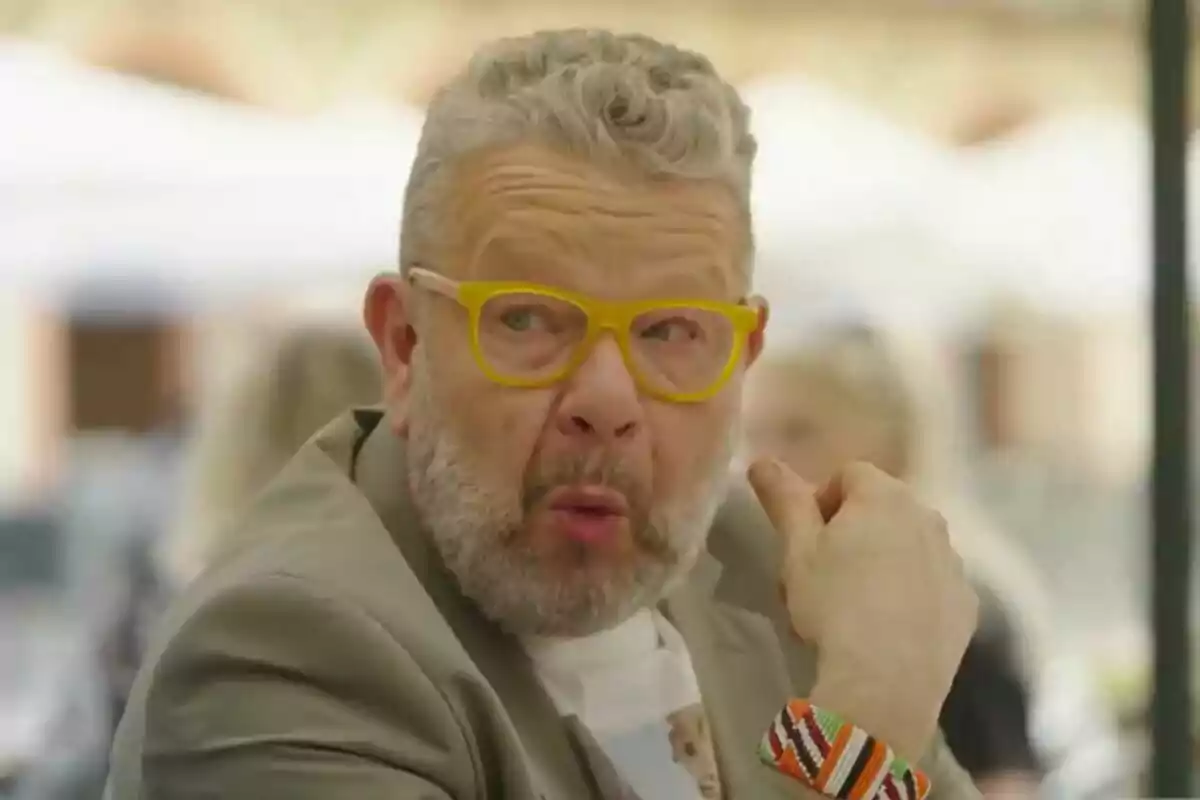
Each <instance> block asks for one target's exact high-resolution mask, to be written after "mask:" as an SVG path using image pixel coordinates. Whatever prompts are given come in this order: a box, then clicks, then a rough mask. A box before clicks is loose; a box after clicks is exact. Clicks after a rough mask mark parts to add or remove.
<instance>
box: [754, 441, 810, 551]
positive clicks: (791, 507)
mask: <svg viewBox="0 0 1200 800" xmlns="http://www.w3.org/2000/svg"><path fill="white" fill-rule="evenodd" d="M747 477H748V478H749V479H750V486H751V488H753V489H754V493H755V494H756V495H757V496H758V501H759V502H760V503H761V504H762V507H763V511H765V512H766V514H767V518H768V519H770V520H771V524H772V525H773V526H774V527H775V530H776V531H778V532H779V533H780V534H781V535H782V536H784V537H786V539H787V541H788V548H789V550H792V549H799V550H802V551H805V552H809V551H811V549H812V548H813V547H814V546H815V544H816V539H817V535H818V534H819V533H820V531H821V528H823V527H824V525H825V519H824V518H823V517H822V516H821V509H820V508H819V507H818V505H817V499H816V496H815V494H814V493H813V488H812V486H810V485H809V484H808V483H806V482H805V481H804V480H803V479H802V478H801V477H800V476H799V475H797V474H796V473H795V472H793V471H792V470H791V469H790V468H788V467H787V466H786V465H784V464H782V463H781V462H779V461H776V460H774V459H760V460H758V461H755V462H754V463H753V464H751V465H750V469H749V471H748V473H747Z"/></svg>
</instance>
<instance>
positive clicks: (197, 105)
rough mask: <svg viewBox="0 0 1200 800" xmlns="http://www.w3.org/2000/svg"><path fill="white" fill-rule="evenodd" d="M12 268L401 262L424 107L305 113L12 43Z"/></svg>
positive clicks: (158, 270)
mask: <svg viewBox="0 0 1200 800" xmlns="http://www.w3.org/2000/svg"><path fill="white" fill-rule="evenodd" d="M0 108H4V109H5V112H4V117H5V123H4V124H3V125H0V241H3V246H2V247H0V276H3V281H4V282H5V283H8V284H10V285H11V284H13V283H14V282H15V283H20V284H23V285H25V286H27V287H32V286H36V287H47V286H50V287H52V288H57V287H60V286H61V285H63V284H64V283H74V282H77V281H80V280H86V281H88V282H91V283H101V282H103V283H110V284H111V283H113V282H119V283H121V284H122V285H123V286H125V287H127V288H128V289H129V290H131V291H132V290H134V288H135V287H136V286H138V285H140V282H141V281H142V280H143V279H146V278H156V279H158V280H159V281H160V282H161V283H164V284H168V285H171V286H178V287H181V288H184V289H187V290H189V291H196V290H200V289H205V290H207V289H212V290H214V291H220V292H224V291H228V290H230V289H232V288H237V289H242V288H252V287H254V286H255V285H256V284H259V283H260V281H263V280H267V279H273V278H279V277H281V276H291V277H293V278H295V279H298V280H305V279H313V280H316V279H321V278H335V279H336V278H344V277H346V275H347V273H348V272H353V271H358V272H364V273H365V272H368V271H373V270H376V269H378V268H380V267H384V266H387V265H390V264H392V263H394V260H395V253H396V248H397V241H398V228H399V224H398V221H399V217H400V208H401V202H402V195H403V188H404V183H405V181H406V179H407V175H408V170H409V167H410V165H411V162H412V158H413V155H414V153H415V148H416V143H417V139H418V137H419V133H420V124H421V115H420V114H419V113H418V112H416V111H406V110H392V109H383V108H379V107H369V106H367V107H362V106H360V107H348V108H343V109H338V110H336V111H334V112H332V113H329V114H326V115H322V116H320V117H316V118H309V119H293V118H288V117H284V116H279V115H273V114H269V113H266V112H262V111H256V110H253V109H248V108H245V107H241V106H237V105H234V104H229V103H223V102H220V101H217V100H213V99H209V98H205V97H201V96H197V95H192V94H189V93H187V92H182V91H176V90H172V89H168V88H164V87H159V86H156V85H153V84H150V83H148V82H143V81H139V80H137V79H133V78H128V77H124V76H121V75H117V74H112V73H108V72H104V71H101V70H96V69H93V68H90V67H87V66H85V65H83V64H80V63H77V62H74V61H72V60H70V59H69V58H68V57H67V56H64V55H61V54H58V53H56V52H53V51H47V50H43V49H41V48H37V47H34V46H30V45H6V46H4V47H0Z"/></svg>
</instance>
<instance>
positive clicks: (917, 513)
mask: <svg viewBox="0 0 1200 800" xmlns="http://www.w3.org/2000/svg"><path fill="white" fill-rule="evenodd" d="M749 477H750V483H751V485H752V486H753V487H754V491H755V493H756V494H757V495H758V498H759V500H760V501H761V502H762V504H763V508H764V509H765V511H766V513H767V516H768V517H770V519H771V522H772V524H774V526H775V528H776V530H778V531H779V533H780V535H782V536H783V537H784V556H783V565H782V589H783V592H784V596H785V599H786V602H787V608H788V614H789V616H790V617H791V620H792V625H793V627H794V628H795V630H796V633H797V634H798V635H799V636H800V637H801V638H803V639H804V640H806V641H807V642H809V643H810V644H812V645H813V646H814V647H816V649H817V654H818V661H817V664H818V669H817V684H816V686H815V687H814V689H813V692H812V695H811V696H810V698H809V699H810V700H811V701H812V702H813V703H815V704H816V705H818V706H821V707H824V708H827V709H829V710H830V711H833V712H835V713H837V714H840V715H842V716H843V717H844V718H845V719H847V720H848V721H850V722H853V723H854V724H855V725H857V726H859V727H860V728H862V729H863V730H865V731H867V732H868V733H870V734H871V735H873V736H876V737H878V738H879V739H881V740H883V741H885V742H886V743H887V744H889V745H890V746H891V747H892V749H893V750H895V751H896V752H897V753H898V754H899V755H901V756H902V757H904V758H906V759H908V760H910V761H912V762H915V761H916V760H917V759H919V758H920V757H921V755H922V754H923V753H924V752H925V750H926V748H927V747H928V745H929V743H930V742H931V740H932V738H933V735H934V733H935V731H936V729H937V718H938V714H939V713H940V711H941V707H942V703H943V702H944V701H945V699H946V694H947V693H948V692H949V690H950V684H951V682H952V681H953V679H954V674H955V672H956V671H957V670H958V665H959V661H960V660H961V659H962V655H963V652H964V651H965V649H966V647H967V643H968V642H969V641H970V638H971V635H972V634H973V633H974V631H975V624H976V615H977V613H978V607H979V601H978V599H977V598H976V597H975V593H974V592H973V591H972V590H971V588H970V586H969V585H968V583H967V580H966V578H965V577H964V575H963V567H962V562H961V560H960V559H959V557H958V554H957V553H955V552H954V549H953V548H952V547H951V545H950V538H949V535H948V532H947V529H946V521H945V520H944V519H943V518H942V516H941V515H940V514H938V513H937V512H936V511H933V510H932V509H929V508H926V507H925V506H923V505H921V504H920V502H918V501H917V499H916V498H915V496H914V495H913V493H912V492H911V491H910V490H909V489H908V487H907V486H905V485H904V484H903V483H901V482H900V481H897V480H895V479H894V478H891V477H889V476H887V475H885V474H884V473H883V472H881V471H879V470H878V469H876V468H874V467H872V466H870V465H867V464H852V465H850V466H848V467H846V468H845V469H844V470H842V472H841V473H840V474H839V475H838V476H837V477H836V478H834V479H833V480H832V481H831V482H830V483H829V484H827V485H825V486H823V487H821V488H820V489H817V490H814V488H813V487H812V486H809V485H808V484H806V483H805V482H804V481H803V480H801V479H800V478H799V476H797V475H796V474H795V473H794V472H792V471H791V470H790V469H788V468H787V467H786V466H784V465H782V464H780V463H779V462H777V461H770V460H764V461H758V462H756V463H755V464H754V465H753V466H751V468H750V473H749Z"/></svg>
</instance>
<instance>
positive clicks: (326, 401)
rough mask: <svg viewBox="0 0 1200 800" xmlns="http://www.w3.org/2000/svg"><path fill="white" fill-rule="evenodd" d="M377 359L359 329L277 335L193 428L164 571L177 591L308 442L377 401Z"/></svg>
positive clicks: (308, 326)
mask: <svg viewBox="0 0 1200 800" xmlns="http://www.w3.org/2000/svg"><path fill="white" fill-rule="evenodd" d="M378 358H379V357H378V353H377V352H376V350H375V349H374V347H373V346H372V344H371V341H370V339H369V338H368V337H367V335H366V333H365V332H363V330H362V328H361V327H358V326H353V327H352V326H351V325H350V324H346V325H341V324H338V323H335V322H321V323H304V324H299V325H295V326H293V327H290V328H288V329H286V330H285V331H284V332H282V334H281V335H279V336H278V337H277V339H276V340H275V341H273V342H271V343H270V346H269V347H268V349H267V351H266V352H265V353H263V354H262V355H261V357H260V358H258V359H252V360H251V362H250V363H249V365H248V367H249V368H248V369H247V370H246V372H245V374H244V375H242V376H241V378H240V380H237V381H234V383H233V385H232V386H231V387H230V388H231V391H230V392H229V393H228V395H227V396H225V397H223V398H221V399H219V400H218V401H217V402H216V403H215V404H214V405H213V406H212V408H211V409H210V410H209V413H207V414H205V415H204V416H203V417H202V418H201V421H200V424H199V428H198V432H197V437H196V439H195V441H194V443H193V455H192V458H193V463H192V465H191V469H190V473H189V486H188V488H187V491H186V496H185V501H184V507H183V513H182V515H181V517H180V520H179V526H178V529H177V530H176V531H175V532H174V533H173V535H172V536H171V537H169V540H168V543H167V547H166V551H165V553H164V561H165V564H164V566H165V567H166V570H167V572H168V573H169V574H170V575H171V576H172V577H173V579H174V581H176V582H177V583H179V584H184V583H187V582H188V581H190V580H191V579H192V578H193V577H195V575H196V574H197V573H198V572H200V571H201V570H202V569H203V568H204V566H205V565H206V564H207V563H208V562H209V561H210V560H211V559H212V558H213V557H214V556H215V555H216V554H217V553H218V552H220V551H222V550H223V549H225V548H226V547H228V546H230V545H232V544H236V543H231V542H227V541H225V539H224V534H223V531H224V530H225V523H226V520H227V519H228V518H229V517H230V515H231V514H234V513H235V512H237V511H238V510H239V509H240V508H241V507H242V506H243V505H244V504H246V503H247V502H249V501H250V500H251V499H252V498H253V497H254V496H255V495H256V494H257V493H258V491H259V490H260V489H262V487H263V486H264V485H265V484H266V483H267V482H269V481H270V480H271V478H273V477H274V476H275V474H276V473H277V472H278V471H279V470H280V469H282V468H283V466H284V465H285V464H286V463H287V462H288V460H289V459H291V457H292V455H293V454H294V453H295V452H296V451H297V450H299V449H300V447H301V445H303V444H304V443H305V442H306V441H307V440H308V439H309V438H310V437H311V436H313V435H314V434H315V433H317V432H318V431H319V430H320V429H321V428H323V427H324V426H325V425H326V424H327V423H329V422H330V421H332V420H333V419H334V418H335V417H336V416H338V415H339V414H341V413H342V412H343V411H345V410H347V409H348V408H350V407H351V406H355V405H373V404H376V403H379V402H380V401H381V400H382V393H383V377H382V371H381V368H380V366H379V362H378Z"/></svg>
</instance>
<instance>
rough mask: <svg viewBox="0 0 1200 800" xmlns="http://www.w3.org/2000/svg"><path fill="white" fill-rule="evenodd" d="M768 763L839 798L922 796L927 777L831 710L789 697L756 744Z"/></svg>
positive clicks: (917, 799) (912, 799)
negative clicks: (789, 699)
mask: <svg viewBox="0 0 1200 800" xmlns="http://www.w3.org/2000/svg"><path fill="white" fill-rule="evenodd" d="M759 757H760V758H761V759H762V760H763V762H764V763H766V764H767V765H768V766H771V767H774V768H775V769H777V770H779V771H780V772H782V773H784V774H785V775H789V776H791V777H793V778H795V779H796V780H798V781H800V782H801V783H804V784H805V785H807V786H810V787H812V788H813V789H815V790H817V791H818V792H820V793H821V794H823V795H825V796H827V797H836V798H842V800H876V799H877V798H878V799H879V800H885V799H886V800H924V798H925V796H926V795H928V794H929V787H930V783H929V778H928V776H926V775H925V773H924V772H921V771H920V770H919V769H916V768H914V767H910V766H909V764H908V762H907V761H905V760H904V759H903V758H900V757H899V756H897V755H896V754H895V753H893V752H892V750H891V748H890V747H888V746H887V745H886V744H884V743H883V742H880V741H878V740H876V739H875V738H874V737H872V736H871V735H869V734H868V733H867V732H866V731H863V730H862V729H860V728H857V727H855V726H854V725H851V724H850V723H848V722H846V721H844V720H843V719H841V718H840V717H838V716H837V715H836V714H833V713H831V712H829V711H826V710H825V709H822V708H817V707H816V706H814V705H812V704H811V703H809V702H807V701H805V700H791V701H789V702H788V704H787V705H786V706H784V707H783V710H781V711H780V712H779V714H778V715H776V717H775V719H774V721H772V723H771V727H770V729H768V730H767V733H766V735H765V736H764V737H763V740H762V744H761V745H760V746H759Z"/></svg>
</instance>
